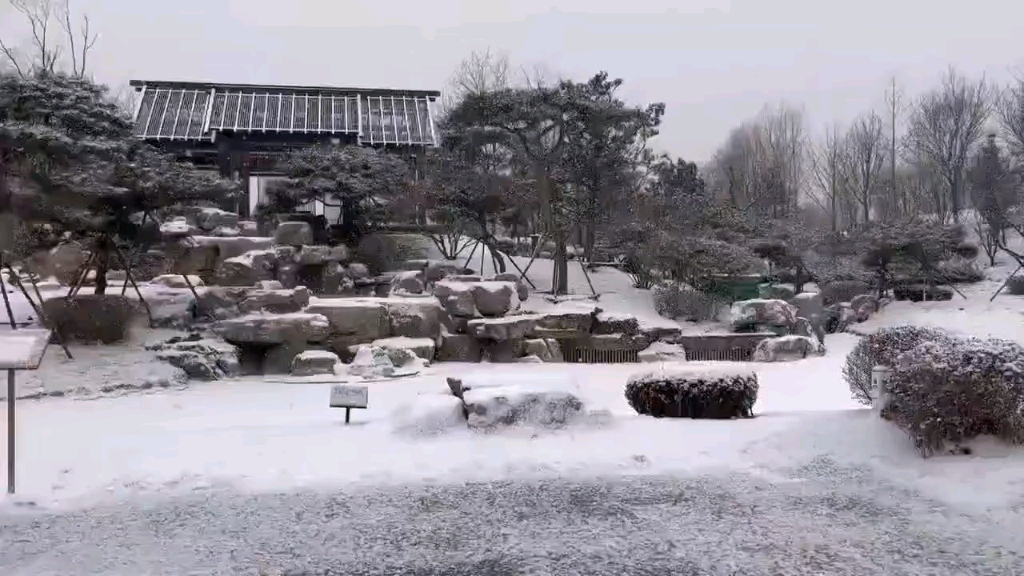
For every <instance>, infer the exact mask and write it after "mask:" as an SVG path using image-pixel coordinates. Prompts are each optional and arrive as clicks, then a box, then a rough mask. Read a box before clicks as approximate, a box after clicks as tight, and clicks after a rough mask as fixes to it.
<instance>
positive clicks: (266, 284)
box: [256, 280, 285, 290]
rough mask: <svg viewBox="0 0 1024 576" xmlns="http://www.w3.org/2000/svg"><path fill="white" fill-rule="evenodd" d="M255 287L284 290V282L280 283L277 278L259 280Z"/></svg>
mask: <svg viewBox="0 0 1024 576" xmlns="http://www.w3.org/2000/svg"><path fill="white" fill-rule="evenodd" d="M256 288H259V289H260V290H284V289H285V288H284V284H281V282H280V281H278V280H260V281H259V282H257V283H256Z"/></svg>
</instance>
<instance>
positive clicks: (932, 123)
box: [907, 67, 993, 222]
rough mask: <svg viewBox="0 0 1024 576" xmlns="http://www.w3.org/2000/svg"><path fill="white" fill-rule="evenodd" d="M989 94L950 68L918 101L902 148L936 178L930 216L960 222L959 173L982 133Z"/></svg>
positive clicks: (989, 106)
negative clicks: (939, 185) (940, 186)
mask: <svg viewBox="0 0 1024 576" xmlns="http://www.w3.org/2000/svg"><path fill="white" fill-rule="evenodd" d="M992 96H993V92H992V89H991V87H990V85H989V84H988V83H987V82H986V81H985V79H984V78H982V79H980V80H978V81H971V80H968V79H967V78H965V77H964V76H962V75H961V74H960V73H959V72H957V71H956V69H954V68H952V67H951V68H950V69H949V70H948V71H947V72H946V74H945V75H944V76H943V78H942V85H941V86H940V87H939V88H937V89H934V90H932V91H930V92H928V93H927V94H925V95H924V96H922V97H921V99H920V101H919V102H918V103H917V106H916V107H915V108H914V111H913V113H912V114H911V116H910V121H909V126H908V130H907V145H908V148H909V149H910V150H912V151H913V152H914V153H915V154H916V155H917V156H918V157H919V158H920V159H922V160H924V161H926V162H927V163H928V164H930V165H931V166H932V167H933V168H934V169H935V170H936V171H938V173H939V174H940V175H941V176H942V178H943V180H944V184H945V188H946V190H945V194H944V196H943V197H941V198H939V200H940V202H939V205H938V206H936V207H935V208H936V213H937V214H940V215H942V216H943V218H945V215H947V214H950V213H951V214H952V216H953V220H954V221H956V222H958V221H959V220H960V210H961V209H962V208H963V204H964V198H965V194H964V192H965V189H964V188H965V187H964V184H965V171H966V169H967V163H968V160H969V158H970V154H971V152H972V151H973V149H974V147H975V146H976V145H977V144H978V142H979V141H980V140H981V138H982V136H983V135H984V128H985V122H986V121H987V120H988V118H989V114H990V113H991V111H992V104H993V98H992Z"/></svg>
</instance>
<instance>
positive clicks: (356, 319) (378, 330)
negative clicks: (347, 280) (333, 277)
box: [306, 298, 391, 344]
mask: <svg viewBox="0 0 1024 576" xmlns="http://www.w3.org/2000/svg"><path fill="white" fill-rule="evenodd" d="M306 312H308V313H311V314H322V315H323V316H325V317H326V318H327V320H328V321H329V322H330V333H331V334H332V335H335V336H352V337H356V339H357V340H358V341H357V342H351V343H352V344H356V343H369V342H372V341H374V340H377V339H379V338H387V337H388V336H391V317H390V316H389V315H388V309H387V307H385V306H384V302H383V301H382V300H380V299H375V298H330V299H319V298H318V299H313V300H312V301H311V302H310V304H309V306H307V307H306Z"/></svg>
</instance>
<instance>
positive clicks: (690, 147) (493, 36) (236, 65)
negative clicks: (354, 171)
mask: <svg viewBox="0 0 1024 576" xmlns="http://www.w3.org/2000/svg"><path fill="white" fill-rule="evenodd" d="M55 1H60V0H55ZM0 2H3V6H2V8H0V33H2V34H3V38H4V39H5V41H9V40H11V39H13V38H14V37H15V36H16V35H20V36H22V37H23V38H24V37H26V36H25V34H26V33H27V28H26V27H25V26H23V24H22V21H21V20H20V19H16V18H15V17H14V14H13V11H12V10H11V9H10V7H8V6H6V0H0ZM71 2H72V8H73V10H75V11H77V12H79V13H81V12H88V13H89V14H90V16H91V17H92V20H93V26H94V28H95V29H96V30H98V31H99V32H100V33H101V37H100V39H99V42H98V43H97V44H96V47H95V50H94V52H93V53H92V55H91V65H90V68H91V69H92V70H93V72H94V74H95V77H96V78H97V79H98V80H100V81H102V82H105V83H108V84H111V85H121V84H123V83H126V82H127V81H128V80H129V79H152V80H171V79H174V80H209V81H220V82H238V83H274V84H314V85H341V86H365V87H394V88H416V89H440V88H441V87H442V85H443V84H444V82H445V80H446V79H447V78H448V77H449V76H450V74H451V73H452V71H453V70H454V69H455V67H456V66H457V65H458V64H459V62H460V61H461V60H462V59H464V58H465V57H466V56H467V55H468V54H469V53H470V52H472V51H473V50H479V51H482V50H486V49H487V48H488V47H490V48H491V49H492V50H507V51H508V52H509V53H510V54H511V56H512V59H513V61H514V62H515V63H517V64H522V65H528V66H531V67H532V66H533V65H534V64H536V63H543V65H544V67H545V68H547V69H549V70H552V71H555V72H557V73H559V74H562V75H567V76H571V77H575V78H578V79H583V78H585V77H586V76H588V75H591V74H593V73H595V72H597V71H599V70H607V71H608V72H609V73H611V74H612V75H613V76H617V77H621V78H623V79H624V80H625V81H626V83H625V85H624V86H623V92H622V93H623V95H624V96H625V97H626V98H628V99H629V100H631V101H634V102H638V103H647V102H656V101H661V102H665V103H666V104H667V106H668V110H667V113H666V117H665V123H664V126H663V130H662V136H661V137H660V138H659V147H661V148H664V149H666V150H668V151H670V152H672V153H673V154H677V155H681V156H683V157H685V158H687V159H689V160H695V161H703V160H706V159H708V158H709V157H710V156H711V155H712V154H713V153H714V150H715V149H716V147H717V146H718V144H719V143H720V142H721V141H722V140H723V139H724V138H725V136H726V134H727V133H728V131H729V129H730V128H731V127H733V126H735V125H737V124H739V123H740V122H742V121H743V120H744V119H746V118H748V117H750V116H752V115H753V114H755V113H756V112H757V111H758V110H759V109H760V108H761V107H762V106H763V105H764V104H765V103H766V102H772V101H779V100H783V99H784V100H788V101H791V102H794V103H799V104H800V105H802V106H804V107H805V109H806V111H807V115H808V121H809V124H810V125H811V127H812V128H815V129H818V128H820V127H821V126H823V125H824V124H825V123H826V122H830V121H833V120H839V121H848V120H849V119H851V118H852V117H853V116H854V115H855V114H856V113H858V112H860V111H862V110H866V109H869V108H871V107H879V108H880V107H881V104H882V98H883V94H884V90H885V86H886V83H887V79H888V78H889V77H891V76H893V75H895V76H896V77H897V78H898V81H899V83H900V84H901V85H902V86H903V87H904V88H905V89H906V91H907V92H908V93H911V94H913V93H915V92H919V91H921V90H923V89H925V88H926V87H927V86H928V85H929V84H933V83H935V82H936V81H937V80H938V78H939V75H940V74H941V73H942V71H943V70H944V69H945V67H946V66H948V65H949V64H955V65H957V66H958V67H959V68H960V69H961V70H962V71H964V72H966V73H969V74H973V75H980V74H982V73H986V74H987V75H988V76H989V77H990V78H993V79H996V80H998V81H1001V82H1005V81H1007V80H1008V79H1009V77H1010V75H1009V71H1010V69H1011V68H1013V67H1015V66H1016V67H1020V66H1022V65H1024V44H1022V43H1021V40H1020V38H1021V36H1022V35H1024V24H1022V22H1024V3H1022V2H1017V1H1014V0H971V1H969V2H964V1H963V0H956V1H954V0H930V1H929V0H858V1H856V2H839V1H825V0H735V1H732V2H730V1H727V0H631V1H626V2H623V1H615V2H612V1H606V0H563V1H549V2H541V1H538V0H464V1H461V2H460V1H456V0H376V1H374V0H362V1H357V0H287V1H285V0H279V1H273V2H272V1H270V0H174V1H163V0H160V1H157V0H71ZM1011 32H1017V36H1016V38H1014V36H1013V35H1012V34H1011Z"/></svg>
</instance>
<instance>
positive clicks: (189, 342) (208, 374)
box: [146, 334, 239, 381]
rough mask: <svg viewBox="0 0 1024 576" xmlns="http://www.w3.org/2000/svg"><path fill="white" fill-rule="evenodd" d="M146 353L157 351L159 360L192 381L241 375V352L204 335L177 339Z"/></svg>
mask: <svg viewBox="0 0 1024 576" xmlns="http://www.w3.org/2000/svg"><path fill="white" fill-rule="evenodd" d="M146 349H148V350H154V351H156V352H157V355H156V357H157V359H159V360H162V361H164V362H167V363H168V364H170V365H171V366H174V367H176V368H180V369H181V370H183V371H184V372H185V374H186V375H187V376H188V377H189V378H190V379H192V380H205V381H213V380H220V379H221V378H225V377H229V376H235V375H237V374H238V372H239V365H238V349H237V348H235V347H234V346H232V345H231V344H228V343H227V342H224V341H221V340H214V339H210V338H204V337H202V336H201V335H200V334H192V335H189V336H185V337H180V336H176V337H174V338H171V339H169V340H166V341H164V342H157V343H154V344H149V345H147V346H146Z"/></svg>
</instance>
